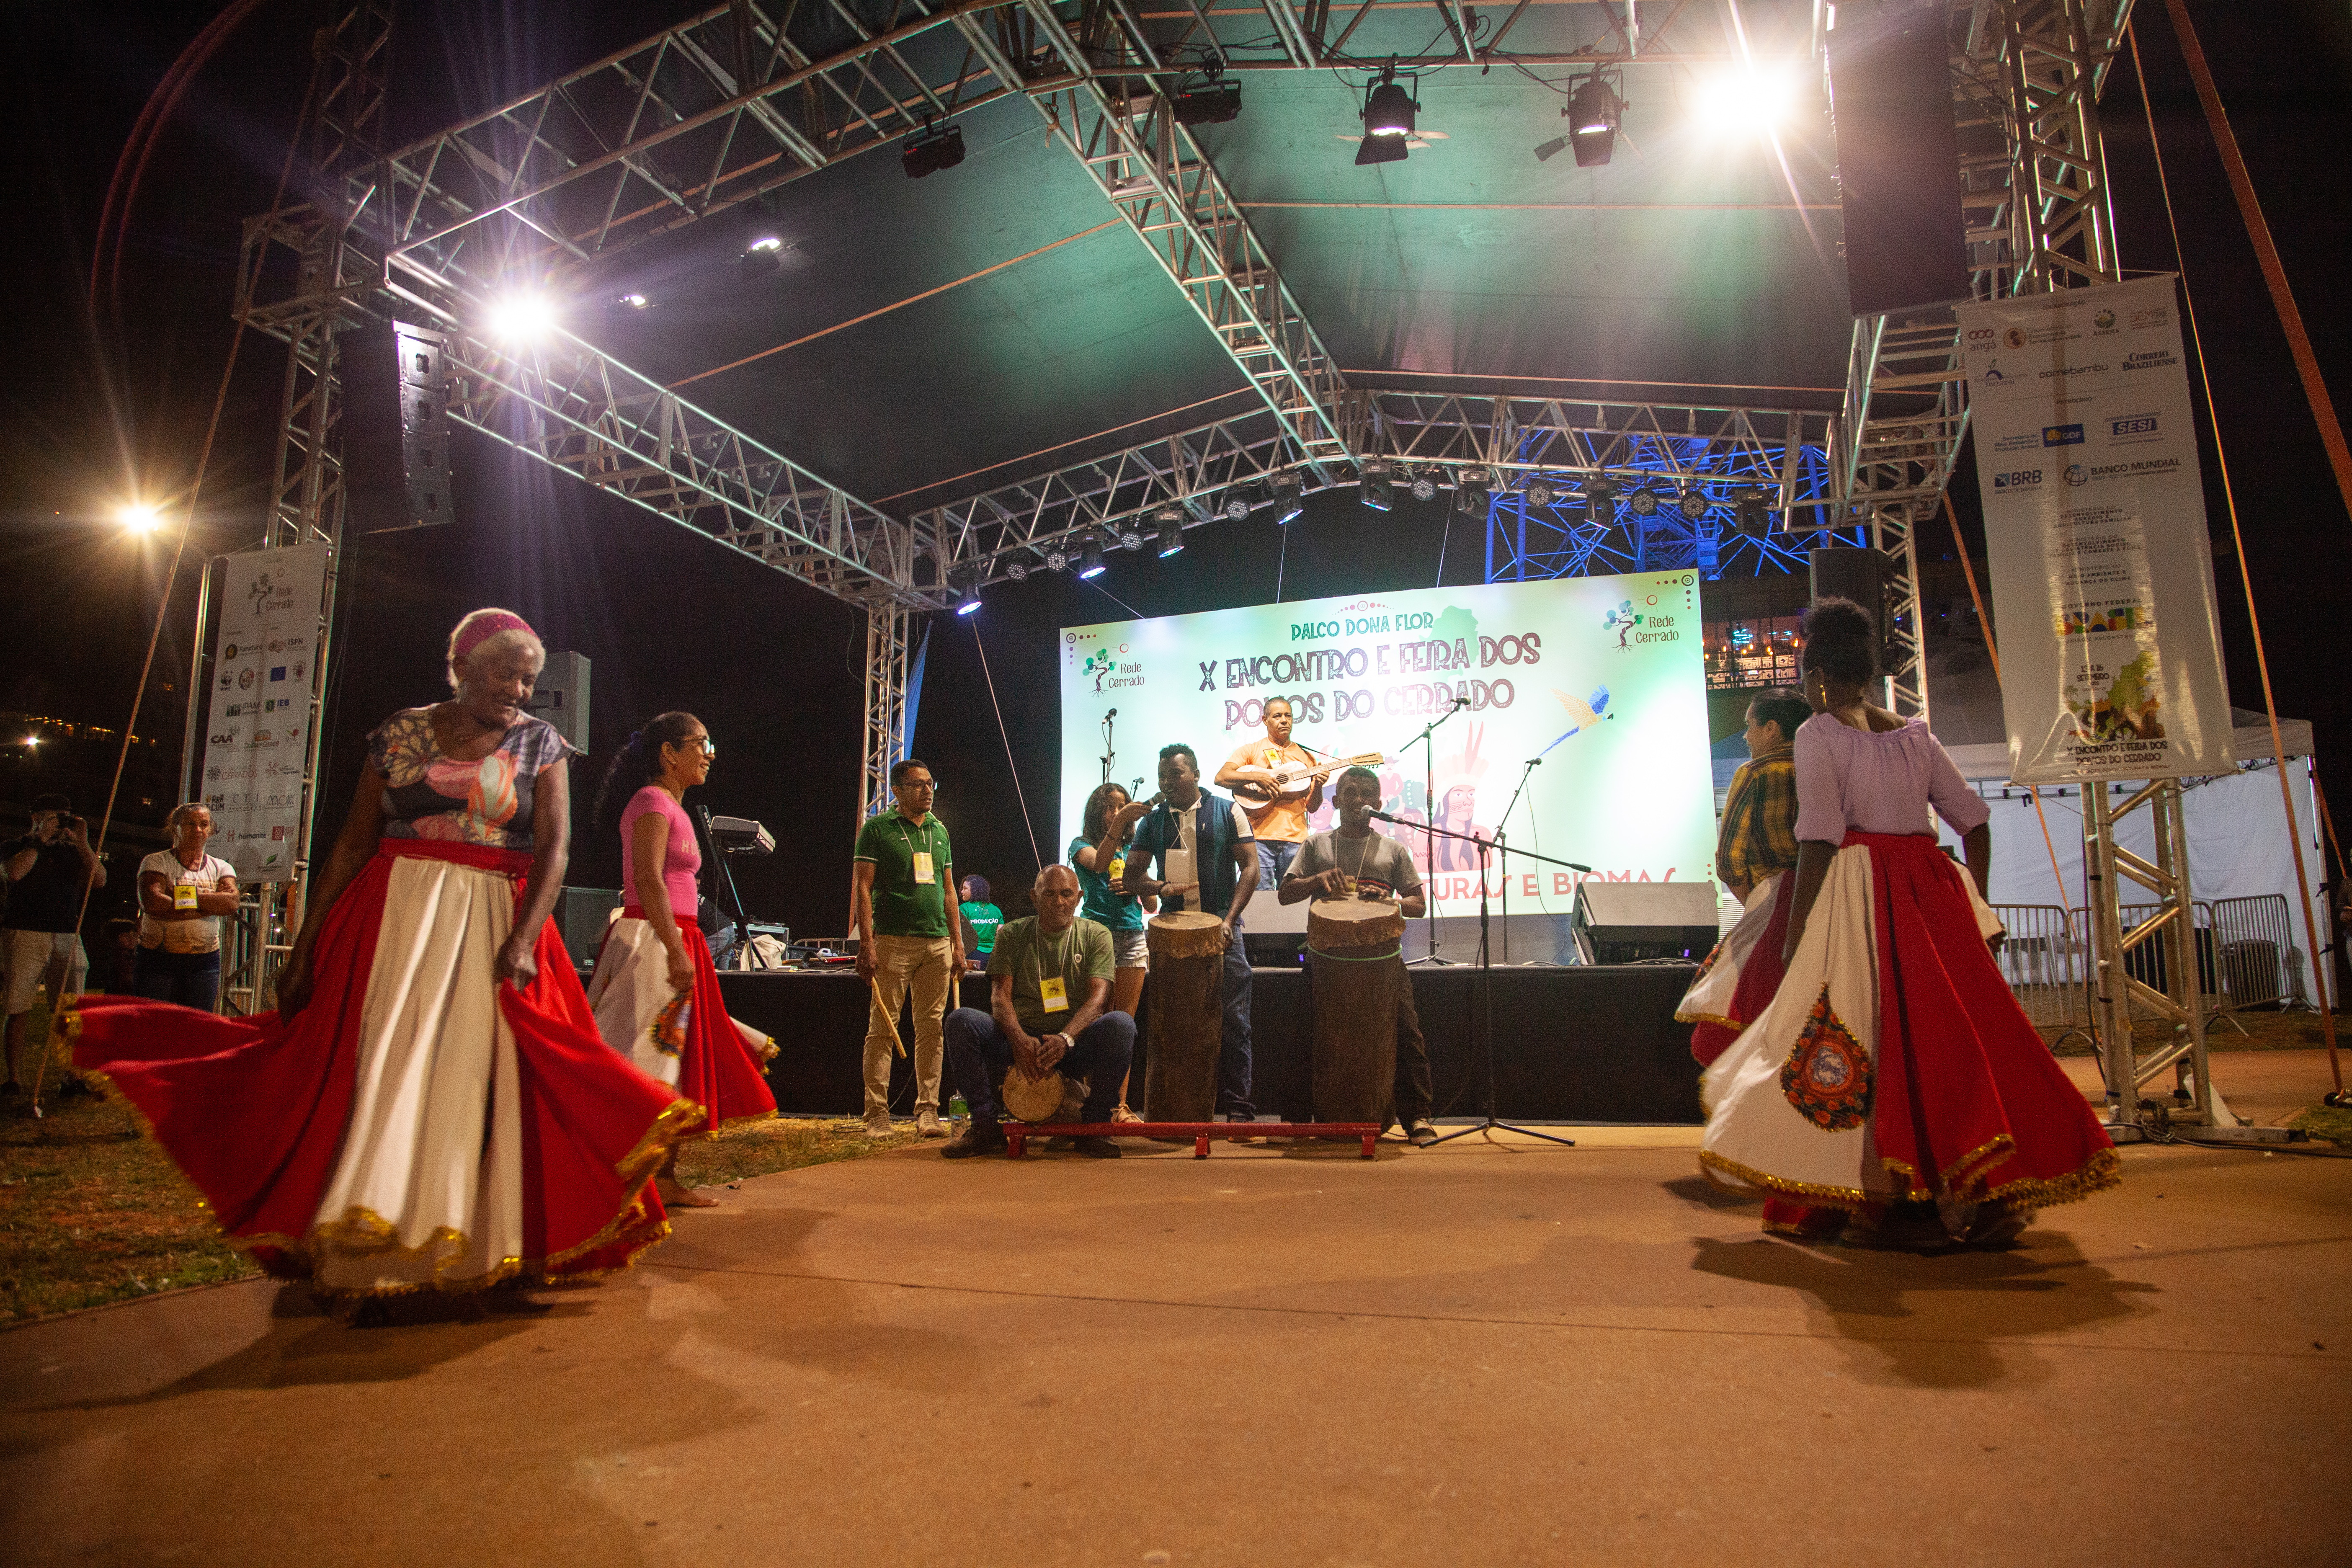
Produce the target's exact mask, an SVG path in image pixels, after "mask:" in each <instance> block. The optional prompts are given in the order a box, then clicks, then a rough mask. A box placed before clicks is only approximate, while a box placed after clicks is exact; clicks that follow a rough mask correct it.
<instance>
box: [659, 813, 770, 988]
mask: <svg viewBox="0 0 2352 1568" xmlns="http://www.w3.org/2000/svg"><path fill="white" fill-rule="evenodd" d="M694 810H695V815H696V816H697V817H698V819H699V820H700V822H701V823H702V838H703V842H704V843H706V844H708V845H709V846H710V858H712V859H713V860H716V861H718V862H719V880H720V881H722V882H724V883H725V884H726V885H727V897H728V900H729V901H730V902H731V903H733V904H734V906H735V951H734V952H732V953H731V954H730V955H729V956H730V957H731V958H732V959H733V960H734V967H735V968H737V969H741V968H743V967H744V963H743V961H744V960H745V959H747V958H749V957H750V956H751V916H749V915H747V914H745V913H744V912H743V893H742V890H741V889H739V888H738V887H736V886H735V868H734V867H733V866H731V865H730V864H729V863H728V859H727V851H726V850H725V848H723V847H721V846H720V845H719V837H718V835H716V834H714V833H712V832H711V831H710V808H709V806H707V805H701V804H699V803H697V805H695V808H694ZM719 907H720V909H721V910H722V911H724V910H725V908H726V906H725V905H723V904H722V905H721V906H719ZM676 912H677V911H676V910H672V911H671V913H672V914H676Z"/></svg>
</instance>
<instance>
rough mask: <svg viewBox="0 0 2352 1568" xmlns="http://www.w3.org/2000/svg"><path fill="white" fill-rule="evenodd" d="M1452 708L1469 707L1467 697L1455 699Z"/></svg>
mask: <svg viewBox="0 0 2352 1568" xmlns="http://www.w3.org/2000/svg"><path fill="white" fill-rule="evenodd" d="M1454 706H1455V707H1456V708H1467V707H1469V706H1470V699H1468V698H1467V697H1457V698H1455V699H1454Z"/></svg>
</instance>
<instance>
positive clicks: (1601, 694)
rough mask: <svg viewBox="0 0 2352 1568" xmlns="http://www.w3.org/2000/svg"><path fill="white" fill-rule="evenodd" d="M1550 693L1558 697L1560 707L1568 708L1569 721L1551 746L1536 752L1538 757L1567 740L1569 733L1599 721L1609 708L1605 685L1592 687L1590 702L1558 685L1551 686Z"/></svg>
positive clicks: (1573, 733)
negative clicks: (1565, 728)
mask: <svg viewBox="0 0 2352 1568" xmlns="http://www.w3.org/2000/svg"><path fill="white" fill-rule="evenodd" d="M1551 694H1552V695H1553V696H1554V697H1557V698H1559V705H1560V706H1561V707H1563V708H1565V709H1567V710H1568V717H1569V720H1570V723H1569V726H1568V729H1567V731H1566V732H1565V733H1563V734H1562V735H1561V736H1560V737H1559V741H1554V742H1552V743H1551V746H1546V747H1545V748H1544V749H1543V750H1542V751H1540V752H1537V753H1536V755H1538V756H1539V757H1541V756H1549V755H1550V754H1551V749H1552V746H1557V745H1559V742H1560V741H1565V740H1567V739H1568V737H1569V736H1570V735H1575V734H1580V733H1582V732H1583V731H1586V730H1590V729H1591V728H1592V726H1593V725H1595V724H1598V723H1599V722H1601V715H1602V714H1603V713H1605V712H1607V711H1608V709H1609V689H1608V688H1607V687H1605V686H1596V687H1594V688H1593V689H1592V700H1591V701H1590V702H1584V701H1580V700H1578V699H1576V698H1573V697H1570V695H1569V694H1568V693H1567V692H1565V691H1562V690H1560V689H1559V688H1558V687H1554V688H1552V693H1551Z"/></svg>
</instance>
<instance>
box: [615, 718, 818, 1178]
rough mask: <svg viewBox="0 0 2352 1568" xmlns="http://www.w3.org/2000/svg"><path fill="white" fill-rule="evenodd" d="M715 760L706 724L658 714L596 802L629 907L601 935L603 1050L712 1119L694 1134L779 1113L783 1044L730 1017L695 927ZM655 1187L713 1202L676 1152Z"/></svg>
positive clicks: (632, 742) (620, 759)
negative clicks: (683, 1174) (691, 1183)
mask: <svg viewBox="0 0 2352 1568" xmlns="http://www.w3.org/2000/svg"><path fill="white" fill-rule="evenodd" d="M718 755H719V749H718V747H717V746H716V745H714V744H713V743H712V742H711V739H710V731H709V730H707V729H705V728H704V727H703V723H702V721H701V720H699V719H698V718H696V717H695V716H694V715H693V714H691V713H682V712H672V713H663V714H659V715H657V716H656V717H655V718H653V719H651V720H649V721H646V727H645V728H644V729H642V730H640V731H637V732H636V733H635V734H634V735H631V736H630V737H629V743H628V744H627V745H625V746H624V747H622V748H621V752H620V754H619V755H618V756H616V757H614V759H613V765H612V767H611V768H610V769H609V770H607V771H606V773H605V774H604V788H603V789H602V790H600V791H599V792H598V793H597V796H596V825H597V826H598V827H600V828H602V829H603V830H604V831H605V832H608V833H617V834H619V835H620V837H621V867H622V884H623V886H624V888H625V889H626V893H625V896H626V898H627V900H628V902H627V904H626V905H625V907H624V908H623V909H622V910H621V916H620V919H618V920H616V921H614V922H613V925H612V927H611V929H610V930H608V931H606V932H605V933H604V950H603V951H602V952H600V953H599V954H598V955H597V960H596V978H595V981H594V983H593V984H592V985H591V986H590V987H589V990H588V1002H589V1005H591V1006H592V1007H593V1008H594V1009H595V1010H596V1027H597V1028H598V1029H599V1030H600V1031H601V1032H602V1033H603V1034H604V1042H605V1044H607V1045H609V1046H611V1047H613V1048H614V1050H616V1051H618V1052H620V1053H621V1054H622V1055H623V1056H625V1057H626V1058H629V1060H630V1061H631V1062H633V1063H634V1064H635V1066H636V1068H637V1070H638V1071H639V1072H642V1073H644V1074H645V1075H646V1077H647V1078H650V1079H654V1080H655V1081H656V1082H658V1083H665V1084H668V1085H670V1086H671V1087H673V1088H675V1089H677V1091H678V1092H679V1093H680V1094H683V1095H684V1096H686V1098H687V1099H688V1100H692V1101H694V1102H695V1103H696V1104H697V1105H699V1106H701V1107H702V1108H703V1109H704V1110H706V1111H708V1112H709V1120H708V1121H704V1122H703V1124H702V1126H701V1127H700V1128H699V1129H698V1130H697V1131H695V1132H693V1133H691V1134H689V1136H691V1137H696V1138H709V1137H712V1136H715V1135H716V1134H718V1133H719V1132H720V1131H724V1130H725V1129H726V1128H728V1127H730V1126H731V1125H733V1124H734V1123H736V1122H739V1121H760V1120H764V1119H765V1118H768V1117H771V1116H773V1115H775V1113H776V1097H775V1096H774V1095H773V1094H772V1093H770V1092H769V1090H768V1084H767V1080H766V1079H764V1078H762V1077H761V1068H762V1067H763V1066H764V1065H765V1063H766V1062H767V1060H768V1058H771V1057H773V1056H774V1055H775V1054H776V1047H775V1044H774V1042H773V1041H772V1040H770V1039H769V1038H768V1037H766V1036H765V1035H762V1034H760V1033H759V1032H758V1031H756V1030H753V1029H750V1028H747V1027H745V1026H742V1025H740V1024H738V1023H736V1022H735V1021H734V1020H733V1019H732V1018H730V1017H729V1016H727V1005H726V1003H725V1001H724V1000H722V999H721V998H720V996H719V973H718V971H717V970H716V969H714V968H713V967H712V965H711V962H710V948H709V945H708V944H707V943H706V942H704V940H703V936H702V930H701V928H700V927H699V926H698V925H697V924H696V923H695V920H694V911H695V908H696V905H697V902H698V899H697V895H696V891H695V874H696V873H697V872H698V871H699V870H701V868H702V851H701V847H700V846H699V845H698V844H697V843H696V841H695V837H694V822H693V819H692V818H690V817H688V816H687V814H686V806H685V804H684V797H685V795H686V792H687V791H688V790H690V789H692V788H694V787H695V786H696V785H698V784H702V783H704V782H705V781H707V780H708V779H709V777H710V764H711V763H712V761H713V760H714V759H716V758H717V756H718ZM654 1184H655V1190H656V1192H658V1193H660V1194H661V1197H662V1201H663V1202H664V1203H666V1204H667V1205H669V1206H670V1207H672V1208H712V1207H715V1206H716V1205H715V1203H714V1201H713V1200H712V1199H709V1198H706V1197H704V1196H702V1195H701V1194H698V1193H697V1192H695V1191H694V1190H693V1189H692V1188H690V1187H687V1186H683V1185H681V1184H679V1182H678V1180H677V1149H676V1148H675V1147H673V1148H672V1149H671V1151H670V1154H669V1158H668V1160H667V1162H665V1163H663V1165H662V1168H661V1170H660V1172H659V1173H657V1174H656V1176H655V1178H654Z"/></svg>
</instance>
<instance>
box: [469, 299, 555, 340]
mask: <svg viewBox="0 0 2352 1568" xmlns="http://www.w3.org/2000/svg"><path fill="white" fill-rule="evenodd" d="M482 325H483V326H484V327H485V328H487V329H488V331H489V334H490V336H492V337H494V338H498V339H499V340H501V341H503V342H510V343H529V342H538V341H539V340H540V339H541V338H543V337H545V336H547V334H548V333H549V332H551V331H554V330H555V303H554V301H553V300H550V299H549V298H548V297H547V296H546V295H544V294H542V293H541V292H539V291H538V290H537V289H515V290H514V291H512V292H510V293H507V294H502V295H500V296H499V298H498V299H496V300H492V301H491V302H490V305H489V308H488V310H485V311H484V312H483V316H482Z"/></svg>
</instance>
